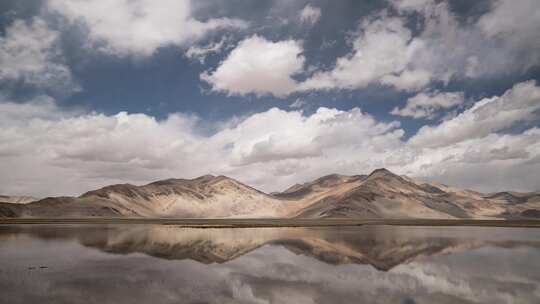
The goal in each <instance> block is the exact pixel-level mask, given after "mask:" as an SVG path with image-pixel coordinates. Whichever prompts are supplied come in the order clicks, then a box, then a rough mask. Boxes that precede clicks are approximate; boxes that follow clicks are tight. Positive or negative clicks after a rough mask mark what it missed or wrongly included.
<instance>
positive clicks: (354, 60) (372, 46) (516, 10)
mask: <svg viewBox="0 0 540 304" xmlns="http://www.w3.org/2000/svg"><path fill="white" fill-rule="evenodd" d="M391 3H393V5H394V6H395V7H396V8H397V10H398V15H397V16H396V15H393V16H389V15H388V13H387V12H386V11H382V12H379V13H378V14H374V15H372V16H370V17H367V19H365V20H364V21H362V22H361V23H360V25H359V28H358V31H357V34H355V35H353V37H352V38H353V45H352V50H351V51H350V52H349V53H348V54H347V55H345V56H343V57H340V58H338V59H337V60H336V63H335V65H334V67H332V68H331V69H329V70H326V71H318V72H316V73H314V74H313V75H312V77H309V78H308V79H306V80H305V81H304V82H303V83H301V84H300V85H299V86H298V89H297V90H300V91H302V90H322V89H359V88H364V87H366V86H368V85H370V84H383V85H388V86H393V87H395V88H396V89H398V90H404V91H418V90H421V89H423V88H425V87H426V86H427V85H429V84H430V83H431V82H433V81H439V82H443V83H445V84H446V83H448V82H449V81H450V80H451V79H452V78H461V79H463V78H496V77H503V76H506V75H509V74H512V73H523V72H524V71H525V70H527V69H529V68H531V67H533V66H538V65H539V64H540V42H539V41H540V34H539V33H540V22H539V17H538V16H536V15H534V14H533V15H534V16H533V15H531V14H530V12H534V11H538V9H540V2H538V1H535V0H526V1H520V2H519V3H517V4H516V3H515V1H508V0H500V1H497V2H494V5H493V7H492V9H491V10H490V11H488V13H486V14H485V15H483V16H481V17H479V18H478V19H477V20H474V19H471V20H470V21H468V22H465V23H463V22H459V21H458V19H457V18H456V16H455V15H454V13H453V12H452V11H451V10H450V7H449V5H448V3H447V2H444V1H443V2H440V1H432V0H401V1H391ZM411 14H417V15H418V17H420V19H421V20H422V22H421V23H418V25H419V29H418V30H419V33H418V34H416V35H414V36H413V35H412V32H411V30H410V29H409V28H408V27H407V25H408V24H409V20H410V16H411Z"/></svg>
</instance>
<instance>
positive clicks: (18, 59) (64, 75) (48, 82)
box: [0, 17, 78, 92]
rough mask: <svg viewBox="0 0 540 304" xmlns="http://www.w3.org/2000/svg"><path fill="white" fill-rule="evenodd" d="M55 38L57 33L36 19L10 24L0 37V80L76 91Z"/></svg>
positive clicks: (42, 87)
mask: <svg viewBox="0 0 540 304" xmlns="http://www.w3.org/2000/svg"><path fill="white" fill-rule="evenodd" d="M58 38H59V33H58V32H57V31H55V30H52V29H50V28H49V27H48V25H47V24H46V23H45V21H43V20H42V19H40V18H38V17H35V18H33V19H31V20H28V21H23V20H16V21H14V22H13V23H12V24H11V25H9V26H8V27H7V28H6V30H5V34H4V36H3V37H0V81H2V82H4V83H8V82H11V81H22V82H24V83H25V84H27V85H30V86H33V87H37V88H41V89H50V90H53V91H58V92H65V91H67V92H71V91H75V90H78V85H77V84H76V83H75V82H74V80H73V77H72V75H71V71H70V69H69V68H68V67H67V66H66V65H65V64H64V62H63V56H62V53H61V50H60V49H59V47H58V45H57V43H58Z"/></svg>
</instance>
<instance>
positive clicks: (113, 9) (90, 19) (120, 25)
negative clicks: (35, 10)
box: [48, 0, 246, 56]
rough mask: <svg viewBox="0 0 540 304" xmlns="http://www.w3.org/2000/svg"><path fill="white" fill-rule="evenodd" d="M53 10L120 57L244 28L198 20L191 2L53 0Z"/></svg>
mask: <svg viewBox="0 0 540 304" xmlns="http://www.w3.org/2000/svg"><path fill="white" fill-rule="evenodd" d="M48 7H49V9H50V10H52V11H54V12H57V13H60V14H61V15H63V16H65V17H66V18H67V19H68V20H69V21H71V22H82V23H83V24H84V25H86V26H87V27H88V30H89V35H90V38H91V39H92V41H94V42H97V43H102V47H101V50H103V51H106V52H109V53H113V54H117V55H140V56H149V55H152V53H154V52H155V51H156V50H157V49H158V48H159V47H162V46H167V45H185V44H186V43H188V42H190V41H194V40H197V39H200V38H201V37H203V36H204V35H205V34H206V33H208V32H209V31H212V30H216V29H220V28H244V27H246V23H245V22H244V21H241V20H238V19H229V18H217V19H209V20H206V21H204V22H203V21H199V20H197V19H195V18H194V17H193V16H192V14H191V3H190V1H189V0H163V1H153V0H116V1H109V0H97V1H77V0H50V1H48Z"/></svg>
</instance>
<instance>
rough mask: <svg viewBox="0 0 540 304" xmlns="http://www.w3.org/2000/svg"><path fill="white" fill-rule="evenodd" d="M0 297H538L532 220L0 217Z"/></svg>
mask: <svg viewBox="0 0 540 304" xmlns="http://www.w3.org/2000/svg"><path fill="white" fill-rule="evenodd" d="M0 303H153V304H158V303H295V304H296V303H407V304H409V303H540V229H538V228H496V227H489V228H488V227H410V226H407V227H405V226H355V227H317V228H181V227H178V226H174V225H131V224H124V225H1V226H0Z"/></svg>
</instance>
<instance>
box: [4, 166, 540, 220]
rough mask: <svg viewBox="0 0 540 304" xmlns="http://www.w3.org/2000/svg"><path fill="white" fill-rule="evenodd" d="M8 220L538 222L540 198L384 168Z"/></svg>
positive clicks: (94, 201) (11, 213)
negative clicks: (273, 189)
mask: <svg viewBox="0 0 540 304" xmlns="http://www.w3.org/2000/svg"><path fill="white" fill-rule="evenodd" d="M0 216H4V217H93V216H104V217H125V216H127V217H177V218H271V217H299V218H441V219H444V218H523V217H527V218H531V217H533V218H534V217H536V218H538V217H540V193H518V192H498V193H489V194H482V193H478V192H475V191H470V190H464V189H459V188H455V187H450V186H447V185H444V184H440V183H433V182H432V183H427V182H421V181H417V180H415V179H412V178H409V177H406V176H399V175H396V174H394V173H392V172H390V171H388V170H386V169H377V170H375V171H373V172H372V173H371V174H369V175H354V176H345V175H337V174H332V175H327V176H324V177H321V178H319V179H317V180H314V181H312V182H308V183H305V184H297V185H294V186H292V187H290V188H289V189H287V190H285V191H283V192H280V193H272V194H266V193H263V192H261V191H258V190H256V189H254V188H252V187H249V186H247V185H244V184H242V183H241V182H239V181H236V180H234V179H232V178H228V177H225V176H212V175H205V176H201V177H199V178H195V179H167V180H162V181H157V182H154V183H150V184H147V185H143V186H135V185H130V184H119V185H112V186H107V187H104V188H101V189H98V190H94V191H90V192H87V193H84V194H83V195H81V196H79V197H50V198H45V199H42V200H38V201H34V202H31V203H27V204H14V203H10V202H9V201H8V202H1V200H0Z"/></svg>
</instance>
